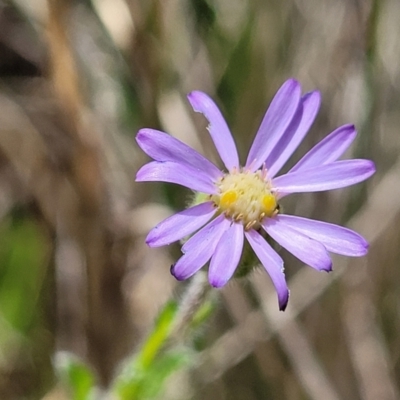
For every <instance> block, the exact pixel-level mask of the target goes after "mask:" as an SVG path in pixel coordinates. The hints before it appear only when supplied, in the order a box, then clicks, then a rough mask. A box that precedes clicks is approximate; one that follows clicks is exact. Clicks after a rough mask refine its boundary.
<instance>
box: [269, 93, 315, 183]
mask: <svg viewBox="0 0 400 400" xmlns="http://www.w3.org/2000/svg"><path fill="white" fill-rule="evenodd" d="M320 103H321V95H320V93H319V92H316V91H315V92H311V93H307V94H306V95H305V96H303V98H302V99H301V104H300V106H299V108H298V111H297V113H296V116H295V117H294V118H293V120H292V122H291V124H290V125H289V128H288V129H287V130H286V132H285V134H284V135H283V136H282V138H281V140H279V142H278V144H277V145H276V146H275V148H274V150H273V151H272V152H271V154H270V156H269V157H268V159H267V161H266V162H265V164H266V166H267V169H268V176H269V177H270V178H273V177H274V176H275V175H276V174H277V173H278V172H279V170H280V169H281V168H282V167H283V165H285V163H286V161H287V160H288V159H289V157H290V156H291V155H292V154H293V152H294V151H295V150H296V149H297V147H298V146H299V144H300V143H301V142H302V140H303V139H304V136H305V135H306V134H307V132H308V130H309V129H310V127H311V125H312V123H313V122H314V120H315V117H316V116H317V113H318V110H319V106H320Z"/></svg>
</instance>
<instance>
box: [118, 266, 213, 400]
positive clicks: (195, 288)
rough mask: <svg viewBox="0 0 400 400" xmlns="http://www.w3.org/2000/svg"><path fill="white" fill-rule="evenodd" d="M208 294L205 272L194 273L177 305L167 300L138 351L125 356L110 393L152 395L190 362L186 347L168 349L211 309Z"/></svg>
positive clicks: (133, 399) (135, 399)
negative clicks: (128, 357)
mask: <svg viewBox="0 0 400 400" xmlns="http://www.w3.org/2000/svg"><path fill="white" fill-rule="evenodd" d="M210 293H211V288H210V285H209V284H208V282H207V279H206V274H205V273H204V272H202V271H200V272H198V273H197V274H196V275H195V276H194V278H193V279H192V281H191V282H190V284H189V286H188V288H187V290H186V293H185V294H184V296H183V298H182V300H181V302H180V305H178V303H177V302H175V301H170V302H168V303H167V304H166V306H165V307H164V309H163V310H162V311H161V313H160V315H159V316H158V318H157V321H156V322H155V325H154V328H153V330H152V331H151V332H150V334H149V335H148V337H147V339H146V340H145V341H144V343H143V344H142V346H141V348H140V350H139V352H138V353H136V354H135V355H134V356H133V357H131V358H130V359H128V360H127V361H126V363H125V366H124V367H123V369H122V372H121V373H120V374H119V375H118V376H117V377H116V379H115V381H114V384H113V385H112V388H111V392H112V393H114V394H116V395H117V398H118V399H121V400H128V399H129V400H139V399H140V400H143V399H148V398H152V397H153V396H154V395H156V394H157V393H158V392H159V391H160V390H161V389H162V386H163V382H164V381H165V379H166V378H167V377H168V376H169V375H171V374H172V373H173V372H174V371H175V370H177V369H179V368H181V367H182V366H183V365H187V364H188V363H189V361H190V358H191V357H190V354H189V350H188V349H185V348H184V347H183V346H182V348H181V349H179V348H178V349H174V351H169V350H168V349H167V345H169V346H168V347H169V348H171V347H172V345H173V344H175V345H176V344H180V343H182V342H183V339H184V338H185V336H186V335H189V334H190V333H191V332H192V331H193V330H195V329H196V328H197V327H198V326H199V325H201V324H202V323H203V322H204V321H205V320H206V319H207V317H208V316H209V315H210V312H211V311H212V309H213V305H212V302H210V301H209V299H208V297H209V295H210Z"/></svg>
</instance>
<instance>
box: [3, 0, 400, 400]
mask: <svg viewBox="0 0 400 400" xmlns="http://www.w3.org/2000/svg"><path fill="white" fill-rule="evenodd" d="M399 21H400V2H399V1H398V0H366V1H356V0H289V1H280V0H265V1H261V0H186V1H185V0H158V1H157V0H92V1H90V0H47V1H46V0H0V217H1V219H0V399H2V400H8V399H39V398H43V399H45V400H57V399H76V400H80V399H90V398H91V399H100V398H102V396H104V397H107V398H110V396H111V394H106V393H107V392H106V391H107V390H110V391H112V392H113V393H114V395H115V396H116V398H121V399H147V398H157V397H158V398H162V399H165V400H168V399H173V400H179V399H182V400H185V399H189V398H190V399H192V398H193V399H207V400H213V399H215V400H217V399H218V400H220V399H229V400H235V399H238V400H239V399H240V400H243V399H246V400H253V399H254V400H258V399H289V400H291V399H293V400H297V399H312V400H321V399H324V400H331V399H332V400H334V399H354V400H357V399H368V400H369V399H371V400H377V399H393V400H394V399H398V398H400V387H399V381H400V267H399V264H400V263H399V261H400V251H399V248H400V247H399V243H400V230H399V229H398V225H399V223H400V200H399V199H400V185H399V182H400V160H399V154H400V131H399V126H400V106H399V105H400V24H399ZM291 76H293V77H295V78H297V79H299V80H300V81H301V83H302V85H303V88H304V90H305V91H309V90H314V89H319V90H320V91H321V93H322V99H323V102H322V108H321V111H320V113H319V116H318V118H317V120H316V123H315V124H314V126H313V128H312V129H311V132H310V134H309V135H308V136H307V138H306V140H305V141H304V143H303V144H302V145H301V146H300V149H299V150H298V152H297V153H296V154H295V156H294V159H293V160H292V161H291V163H293V162H294V161H295V160H296V159H298V158H299V157H300V156H301V155H302V154H304V152H305V151H306V150H307V149H309V148H310V147H311V146H312V145H313V144H315V143H316V142H317V141H319V140H320V139H321V138H323V137H324V136H326V135H327V134H328V133H329V132H330V131H332V130H333V129H334V128H336V127H338V126H339V125H341V124H344V123H354V124H355V125H356V126H357V128H358V130H359V135H358V138H357V140H356V143H355V144H354V145H353V147H352V149H351V154H348V155H349V156H353V157H362V158H371V159H373V160H374V161H375V163H376V165H377V173H376V174H375V176H374V177H373V179H370V180H369V181H367V182H366V183H364V184H360V185H357V186H356V187H354V188H348V189H345V190H338V191H333V192H330V193H318V194H311V195H309V194H307V195H296V196H291V197H290V198H289V199H288V201H286V202H285V204H284V207H285V210H287V211H288V212H289V213H294V214H297V215H302V216H306V217H312V218H317V219H321V220H324V221H330V222H335V223H342V224H345V225H347V226H349V227H351V228H353V229H356V230H357V231H358V232H360V233H361V234H362V235H364V236H365V237H366V238H367V240H368V241H369V242H370V244H371V247H370V252H369V254H368V256H367V257H364V258H363V259H348V258H345V257H335V258H334V265H335V269H334V272H332V273H331V274H329V275H328V274H322V273H317V272H316V271H313V270H311V269H309V268H306V267H304V266H302V265H301V264H300V263H299V262H298V261H296V260H294V258H292V257H290V256H289V255H288V254H287V253H285V252H282V256H283V257H284V258H285V262H286V272H287V275H288V279H289V286H290V288H291V299H290V303H289V307H288V309H287V311H286V312H285V313H281V312H279V311H278V307H277V302H276V295H275V293H274V290H273V288H272V286H271V284H270V282H269V279H268V277H267V275H266V274H265V273H262V272H261V271H259V272H258V271H256V272H254V273H253V275H252V276H251V277H249V278H246V279H243V280H241V281H237V282H233V283H230V284H229V285H227V287H226V288H224V289H223V290H220V291H218V292H217V293H213V295H216V296H217V298H218V300H217V305H216V304H215V302H214V301H212V304H211V303H210V304H209V303H207V304H208V305H207V304H206V306H205V307H204V308H203V309H199V310H198V311H197V314H196V315H194V319H193V320H192V324H193V325H195V326H193V327H192V328H193V332H194V333H193V332H192V333H191V334H179V335H178V334H177V330H178V331H180V328H182V326H181V325H179V323H176V321H175V319H174V318H178V317H177V316H179V311H178V309H176V310H175V309H174V308H173V306H171V304H176V303H171V301H172V300H171V299H175V301H177V302H178V303H179V301H180V300H181V299H182V298H185V297H182V296H183V295H182V294H181V293H183V291H184V288H185V287H186V285H187V284H186V283H177V282H176V281H175V280H174V278H173V277H172V276H170V274H169V266H170V265H171V263H172V262H173V260H175V259H176V257H177V256H178V255H179V249H178V247H174V246H171V247H170V248H161V249H149V248H147V246H146V245H145V243H144V238H145V235H146V234H147V232H148V231H149V229H150V228H151V227H153V226H154V225H155V224H156V223H157V222H158V221H160V220H161V219H163V218H165V217H166V216H168V215H170V214H171V213H172V212H173V211H174V210H176V209H180V208H181V207H183V206H184V205H185V204H186V196H187V195H188V193H187V191H185V190H183V189H182V188H179V187H174V186H173V185H163V184H155V183H154V184H136V183H135V182H134V178H135V172H136V171H137V169H138V168H139V167H140V166H141V165H142V164H143V163H144V162H145V161H146V158H145V156H144V155H143V154H142V153H141V152H140V151H139V149H138V148H137V146H136V144H135V140H134V138H135V134H136V132H137V130H138V129H139V128H141V127H145V126H146V127H152V128H158V129H161V130H164V131H167V132H169V133H171V134H172V135H174V136H176V137H177V138H179V139H181V140H183V141H184V142H186V143H188V144H189V145H190V146H192V147H194V148H196V149H197V150H199V151H201V152H203V153H204V154H206V155H207V156H208V157H210V158H211V159H214V160H215V161H216V162H218V159H217V158H216V152H215V150H214V148H213V146H212V144H211V140H210V138H209V137H208V136H207V133H206V130H205V126H206V122H205V120H204V118H202V117H201V116H200V115H195V114H194V113H193V112H192V111H191V110H190V108H189V107H188V103H187V102H186V99H185V95H186V93H188V92H189V91H191V90H194V89H199V90H203V91H206V92H207V93H209V94H210V95H211V96H212V97H213V98H215V99H216V101H217V102H218V104H219V105H220V106H221V109H222V110H223V112H224V115H225V116H226V119H227V121H228V122H229V125H230V127H231V129H232V132H233V133H234V136H235V140H236V142H237V144H238V147H239V152H240V154H241V156H242V157H243V156H244V155H245V154H246V152H247V149H248V147H249V145H250V143H251V141H252V139H253V135H254V134H255V132H256V130H257V128H258V125H259V123H260V121H261V118H262V116H263V113H264V112H265V110H266V108H267V105H268V103H269V101H270V99H271V97H272V95H273V94H274V92H275V91H276V90H277V88H278V87H279V86H280V85H281V83H282V82H283V81H284V80H286V79H287V78H288V77H291ZM289 164H290V163H289ZM183 306H184V304H183ZM171 307H172V308H171ZM171 310H172V311H171ZM173 310H175V311H173ZM212 310H214V312H213V313H211V311H212ZM157 316H159V317H158V319H157ZM178 319H179V318H178ZM155 321H156V322H155ZM205 321H206V322H205ZM177 326H178V327H180V328H179V329H178V328H177ZM160 332H161V333H160ZM160 335H161V336H160ZM146 346H147V347H146ZM144 360H145V361H144ZM108 393H111V392H108ZM119 396H120V397H119Z"/></svg>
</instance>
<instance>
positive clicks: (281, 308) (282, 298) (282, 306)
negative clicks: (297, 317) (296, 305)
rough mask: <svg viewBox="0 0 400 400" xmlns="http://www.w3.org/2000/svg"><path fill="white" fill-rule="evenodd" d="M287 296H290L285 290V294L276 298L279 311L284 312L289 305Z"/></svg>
mask: <svg viewBox="0 0 400 400" xmlns="http://www.w3.org/2000/svg"><path fill="white" fill-rule="evenodd" d="M289 296H290V291H289V290H286V291H285V293H283V294H282V295H280V296H278V301H279V311H285V310H286V307H287V305H288V303H289Z"/></svg>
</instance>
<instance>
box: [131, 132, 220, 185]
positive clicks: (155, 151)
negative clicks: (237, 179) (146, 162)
mask: <svg viewBox="0 0 400 400" xmlns="http://www.w3.org/2000/svg"><path fill="white" fill-rule="evenodd" d="M136 141H137V143H138V145H139V146H140V148H141V149H142V150H143V151H144V152H145V153H146V154H147V155H148V156H149V157H151V158H153V159H154V160H156V161H172V162H174V163H178V164H184V165H188V166H191V167H193V168H195V169H198V170H201V171H204V172H206V173H207V174H208V175H209V176H210V177H211V178H214V179H218V178H219V177H221V176H222V172H221V171H220V170H219V169H218V168H217V167H216V166H215V165H214V164H213V163H212V162H211V161H209V160H207V158H205V157H204V156H202V155H201V154H200V153H198V152H197V151H196V150H194V149H192V148H191V147H189V146H187V145H186V144H185V143H182V142H181V141H180V140H178V139H175V138H174V137H172V136H171V135H168V134H167V133H164V132H161V131H157V130H155V129H141V130H140V131H139V132H138V134H137V135H136Z"/></svg>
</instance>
